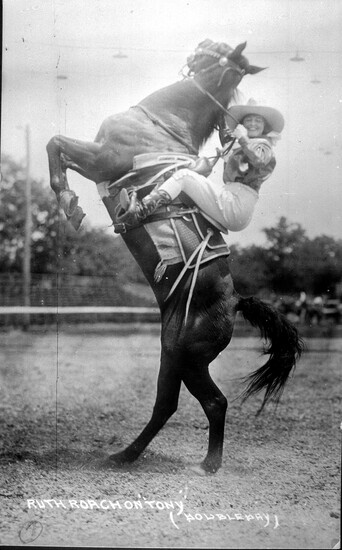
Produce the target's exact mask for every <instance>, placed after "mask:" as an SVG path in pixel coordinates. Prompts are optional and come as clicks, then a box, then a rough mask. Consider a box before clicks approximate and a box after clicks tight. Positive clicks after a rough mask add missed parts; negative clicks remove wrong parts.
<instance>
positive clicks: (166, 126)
mask: <svg viewBox="0 0 342 550" xmlns="http://www.w3.org/2000/svg"><path fill="white" fill-rule="evenodd" d="M131 109H140V110H141V111H143V113H145V115H146V116H147V117H148V118H149V119H150V120H151V121H152V122H153V123H154V124H158V125H159V126H160V127H161V128H163V129H164V130H165V131H166V132H167V133H168V134H170V136H172V137H174V138H175V139H176V140H177V141H179V142H180V143H182V144H183V145H185V147H186V148H187V149H188V150H189V151H190V152H191V153H192V154H193V155H196V156H197V155H198V150H197V149H195V147H193V146H192V145H190V143H188V142H187V141H185V139H183V138H182V137H181V136H180V135H178V134H177V132H174V131H173V130H171V128H169V127H168V125H167V124H165V122H163V121H162V120H160V118H157V117H156V116H155V115H153V114H152V113H151V112H150V111H149V110H148V109H146V107H143V106H142V105H133V107H131Z"/></svg>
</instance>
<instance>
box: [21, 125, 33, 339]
mask: <svg viewBox="0 0 342 550" xmlns="http://www.w3.org/2000/svg"><path fill="white" fill-rule="evenodd" d="M30 140H31V137H30V127H29V125H28V124H27V125H26V127H25V144H26V170H25V205H26V218H25V241H24V258H23V275H24V286H23V294H24V306H27V307H28V306H30V305H31V297H30V293H31V233H32V198H31V195H32V190H31V176H30V155H31V151H30V149H31V141H30ZM29 325H30V314H29V313H27V314H25V315H24V326H23V328H24V330H27V329H28V327H29Z"/></svg>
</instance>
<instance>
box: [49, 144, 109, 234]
mask: <svg viewBox="0 0 342 550" xmlns="http://www.w3.org/2000/svg"><path fill="white" fill-rule="evenodd" d="M46 149H47V153H48V158H49V170H50V185H51V187H52V189H53V191H54V192H55V193H56V197H57V200H58V202H59V203H60V205H61V207H62V208H63V210H64V213H65V215H66V217H67V218H68V220H69V221H70V222H71V223H72V225H73V226H74V227H75V229H78V227H79V226H80V224H81V221H82V219H83V217H84V214H83V211H82V209H81V208H80V207H79V206H78V197H77V196H76V194H75V192H74V191H72V190H71V189H70V188H69V184H68V180H67V176H66V170H67V168H72V169H73V170H76V171H78V172H79V173H81V174H82V175H83V176H84V177H89V179H93V177H92V176H93V175H94V173H95V170H96V165H95V161H96V155H97V153H98V152H99V150H100V145H99V144H98V143H92V142H81V141H79V140H72V139H69V138H65V137H63V136H55V137H53V138H52V139H51V140H50V141H49V143H48V144H47V147H46Z"/></svg>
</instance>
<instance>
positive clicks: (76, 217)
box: [68, 206, 85, 231]
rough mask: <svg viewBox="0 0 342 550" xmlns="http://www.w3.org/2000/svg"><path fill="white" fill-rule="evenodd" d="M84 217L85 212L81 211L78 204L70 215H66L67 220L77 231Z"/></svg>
mask: <svg viewBox="0 0 342 550" xmlns="http://www.w3.org/2000/svg"><path fill="white" fill-rule="evenodd" d="M84 217H85V213H84V212H83V210H82V208H81V207H80V206H77V207H76V210H75V211H74V212H73V214H72V215H71V216H68V221H69V222H70V223H71V225H72V226H73V228H74V229H75V230H76V231H77V230H78V229H79V228H80V227H81V223H82V220H83V218H84Z"/></svg>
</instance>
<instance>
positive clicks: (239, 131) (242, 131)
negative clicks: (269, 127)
mask: <svg viewBox="0 0 342 550" xmlns="http://www.w3.org/2000/svg"><path fill="white" fill-rule="evenodd" d="M232 135H233V136H234V137H235V138H236V139H241V138H247V137H248V132H247V128H245V127H244V126H243V125H242V124H238V125H237V126H236V128H235V130H233V131H232Z"/></svg>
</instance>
